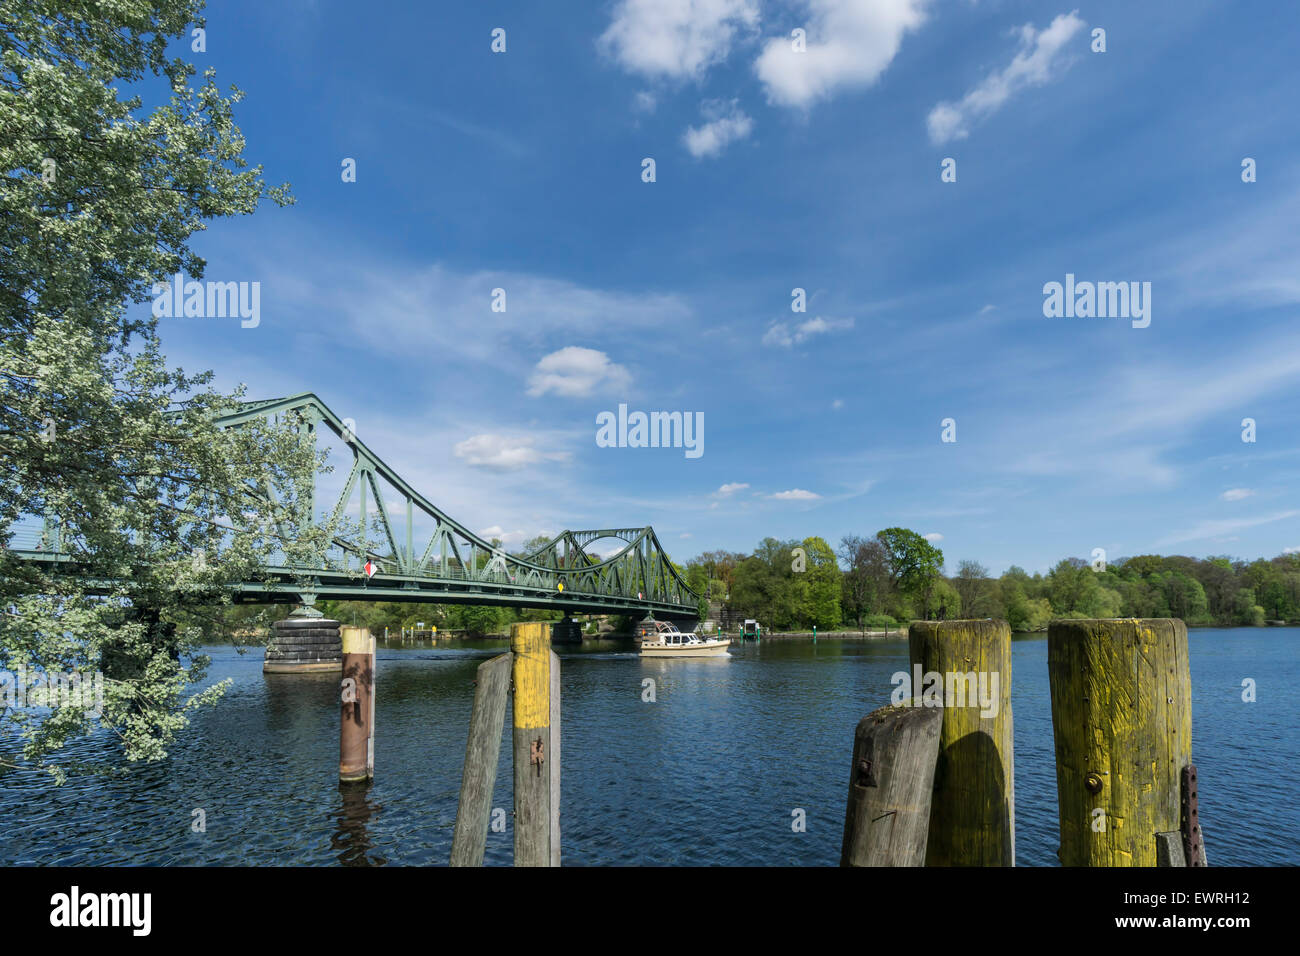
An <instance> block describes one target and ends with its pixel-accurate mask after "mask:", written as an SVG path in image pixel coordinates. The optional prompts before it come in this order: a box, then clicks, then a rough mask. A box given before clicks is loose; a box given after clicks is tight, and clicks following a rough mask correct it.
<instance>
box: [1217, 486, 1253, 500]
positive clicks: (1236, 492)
mask: <svg viewBox="0 0 1300 956" xmlns="http://www.w3.org/2000/svg"><path fill="white" fill-rule="evenodd" d="M1254 493H1255V492H1254V491H1253V490H1251V489H1250V488H1229V489H1228V490H1227V491H1225V492H1224V493H1223V494H1221V495H1220V496H1219V497H1220V498H1222V499H1223V500H1224V501H1240V500H1241V499H1242V498H1249V497H1250V496H1251V495H1253V494H1254Z"/></svg>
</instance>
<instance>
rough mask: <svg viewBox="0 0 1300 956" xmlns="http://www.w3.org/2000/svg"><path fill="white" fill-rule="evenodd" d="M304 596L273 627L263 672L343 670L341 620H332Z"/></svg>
mask: <svg viewBox="0 0 1300 956" xmlns="http://www.w3.org/2000/svg"><path fill="white" fill-rule="evenodd" d="M313 603H314V595H313V596H311V600H308V599H306V596H304V603H303V604H301V605H300V606H299V607H298V608H297V609H296V610H294V612H293V613H292V614H290V615H289V616H288V617H286V618H285V619H284V620H283V621H276V622H275V625H274V626H273V633H272V635H271V640H270V643H268V644H267V645H266V660H265V661H264V662H263V664H262V673H263V674H304V673H316V672H321V671H342V670H343V639H342V638H341V637H340V636H339V622H338V621H332V620H330V619H329V618H327V617H326V616H325V615H324V614H322V613H321V612H320V611H318V610H316V608H314V607H313V606H312V604H313Z"/></svg>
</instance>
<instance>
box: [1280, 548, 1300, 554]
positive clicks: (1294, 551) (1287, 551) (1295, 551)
mask: <svg viewBox="0 0 1300 956" xmlns="http://www.w3.org/2000/svg"><path fill="white" fill-rule="evenodd" d="M1282 553H1283V554H1300V548H1283V549H1282Z"/></svg>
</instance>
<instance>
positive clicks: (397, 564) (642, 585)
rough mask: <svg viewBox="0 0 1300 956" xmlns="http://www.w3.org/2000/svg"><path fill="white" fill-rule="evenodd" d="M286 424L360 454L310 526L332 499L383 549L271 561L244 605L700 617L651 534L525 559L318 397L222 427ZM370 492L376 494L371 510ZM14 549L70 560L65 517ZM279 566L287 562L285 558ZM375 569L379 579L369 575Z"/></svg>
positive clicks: (627, 531) (236, 418)
mask: <svg viewBox="0 0 1300 956" xmlns="http://www.w3.org/2000/svg"><path fill="white" fill-rule="evenodd" d="M286 417H292V419H293V420H296V421H297V422H298V423H299V427H303V428H306V429H308V430H309V431H310V432H311V433H312V434H313V437H316V436H318V435H319V434H320V429H322V428H324V429H328V430H329V431H330V432H332V433H333V434H334V435H335V436H336V437H337V438H338V439H340V440H341V441H342V442H343V443H344V444H345V445H346V446H347V447H348V448H350V449H351V453H352V467H351V471H350V472H349V473H348V475H347V477H346V479H345V481H344V483H343V486H342V488H341V490H339V491H337V492H330V493H328V494H327V493H326V490H325V489H323V488H322V487H321V485H322V481H321V475H319V474H318V475H317V476H316V480H315V489H314V497H313V502H312V506H311V513H312V516H313V520H316V519H317V517H318V515H319V514H320V512H318V511H317V502H319V501H322V500H327V499H329V498H332V499H333V501H334V504H333V507H332V509H329V516H330V517H329V522H330V523H329V524H328V525H327V527H338V526H339V524H340V519H342V518H344V517H345V516H346V515H347V514H348V513H349V512H350V511H351V509H352V508H354V507H355V508H356V509H357V510H356V512H355V513H356V514H357V515H359V517H360V527H361V528H366V527H369V526H377V532H378V534H377V542H378V543H377V544H375V543H369V542H367V543H365V544H364V546H363V544H362V543H359V542H358V541H355V540H347V539H345V538H343V537H339V536H335V537H334V538H333V542H332V545H331V547H330V548H329V550H328V551H327V552H326V554H325V555H324V556H323V558H322V560H321V562H320V566H319V567H316V566H313V567H306V568H305V567H301V566H297V567H290V566H286V565H280V566H276V565H274V564H273V565H272V566H271V567H270V568H269V569H268V571H269V573H268V575H267V577H268V579H269V583H267V582H266V581H250V582H245V583H244V584H242V585H240V586H239V588H238V595H237V598H236V599H237V600H241V601H246V602H293V603H302V604H307V605H311V604H313V603H314V602H315V601H316V600H318V599H320V598H329V599H337V600H351V601H356V600H361V601H422V602H428V603H434V604H488V605H507V606H511V607H532V608H547V609H551V610H558V611H565V612H568V613H582V614H608V613H625V614H633V613H643V612H650V613H654V614H659V615H661V616H664V617H670V618H679V619H680V618H688V617H694V616H696V614H697V611H698V606H699V605H698V602H699V595H697V594H696V593H695V592H694V591H693V590H691V588H690V587H688V586H687V584H686V582H685V581H683V580H682V578H681V576H680V575H679V574H678V573H677V570H676V568H674V567H673V566H672V563H671V562H670V561H669V559H668V556H667V554H665V553H664V549H663V546H662V545H661V544H660V543H659V539H658V538H657V537H656V536H655V533H654V529H653V528H650V527H645V528H603V529H594V530H586V531H564V532H562V533H561V534H559V535H557V536H556V537H555V538H553V539H552V540H550V541H549V542H547V543H546V545H545V546H543V547H541V548H539V549H538V550H536V551H535V552H533V553H531V554H528V555H526V556H523V557H518V556H515V555H511V554H507V553H505V552H504V551H503V550H502V549H501V548H498V547H494V546H493V545H492V544H491V543H490V542H488V541H485V540H484V539H483V538H482V537H480V536H479V535H476V534H474V533H473V532H471V531H469V530H468V529H467V528H466V527H465V526H464V525H462V524H461V523H459V522H457V521H456V520H454V519H453V518H451V517H449V516H448V515H447V514H445V513H444V512H443V511H442V510H441V509H439V508H438V507H436V506H435V505H434V504H433V503H432V502H431V501H429V500H428V499H427V498H425V497H424V496H423V495H421V494H420V493H419V492H417V491H416V490H415V489H414V488H412V487H411V486H410V485H409V484H408V483H407V482H406V481H405V480H404V479H403V478H402V477H401V476H400V475H398V474H397V473H396V472H395V471H394V470H393V469H392V468H390V467H389V466H388V465H387V464H385V463H384V462H383V461H382V460H381V459H380V458H379V457H378V456H377V455H376V454H375V453H374V452H372V451H371V450H370V449H369V448H367V447H366V446H365V444H364V443H362V442H361V441H360V440H358V439H357V437H356V435H355V434H354V432H353V426H352V424H351V421H350V420H349V419H340V418H339V417H338V416H337V415H335V414H334V413H333V412H332V411H331V410H330V409H329V408H327V407H326V406H325V404H324V403H323V402H321V400H320V399H319V398H317V397H316V396H315V395H313V394H311V393H310V392H308V393H304V394H301V395H294V396H291V397H288V398H278V399H271V400H267V401H256V402H247V403H244V404H243V405H242V407H241V408H240V410H239V411H237V412H235V413H234V414H231V415H228V416H226V417H224V418H222V419H219V423H220V424H221V425H222V426H223V427H227V428H239V427H240V426H242V425H246V424H248V423H249V422H251V421H253V420H255V419H257V418H267V419H273V420H274V419H280V420H285V419H286ZM384 487H387V488H388V489H389V491H390V494H392V495H394V498H393V504H394V505H395V506H396V511H395V512H394V511H390V508H389V507H388V505H389V501H387V500H386V499H385V496H384V493H383V491H382V489H383V488H384ZM368 496H373V507H371V505H370V504H369V502H368ZM395 515H396V516H397V517H396V519H395V517H394V516H395ZM368 519H370V520H368ZM417 526H420V529H421V532H422V533H417V530H416V529H417ZM363 537H365V538H369V535H363ZM606 538H610V539H617V540H619V541H621V542H622V547H621V548H620V549H619V550H618V551H617V552H616V553H614V554H611V555H610V556H608V557H605V558H601V557H599V556H598V555H596V554H593V553H591V551H590V550H589V549H590V547H591V545H592V544H593V543H594V542H596V541H598V540H601V539H606ZM23 545H27V546H26V547H24V546H23ZM11 550H13V551H14V552H15V553H16V554H17V555H18V556H19V557H21V558H23V559H25V560H30V561H40V562H62V561H69V560H70V555H69V554H68V553H67V549H66V547H65V546H64V543H63V541H62V537H61V535H60V533H59V529H58V526H57V522H55V521H52V520H50V519H46V520H45V522H44V524H43V526H41V527H38V528H23V529H16V531H15V534H14V538H13V541H11ZM280 560H287V559H285V558H284V557H283V555H281V556H280ZM367 563H369V564H370V565H371V569H372V570H373V574H368V573H367V571H366V570H365V567H366V565H367ZM70 573H74V572H70Z"/></svg>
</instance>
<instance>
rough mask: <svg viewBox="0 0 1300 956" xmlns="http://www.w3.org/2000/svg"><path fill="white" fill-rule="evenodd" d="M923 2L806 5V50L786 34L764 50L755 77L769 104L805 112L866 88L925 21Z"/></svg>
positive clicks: (847, 0)
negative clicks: (844, 90)
mask: <svg viewBox="0 0 1300 956" xmlns="http://www.w3.org/2000/svg"><path fill="white" fill-rule="evenodd" d="M927 5H928V0H808V9H809V13H810V16H809V19H808V23H807V24H806V25H805V29H806V30H807V44H806V49H805V50H804V51H803V52H796V51H795V50H794V47H793V42H792V39H791V37H790V36H789V35H788V34H787V35H785V36H782V37H774V38H773V39H770V40H768V41H767V42H766V44H764V47H763V52H762V53H761V54H759V57H758V59H757V60H756V61H755V62H754V72H755V73H757V74H758V78H759V80H760V81H761V82H762V84H763V87H764V88H765V89H766V91H767V100H768V102H769V103H772V104H775V105H778V106H794V107H801V108H807V107H809V106H811V105H812V104H813V103H815V102H817V101H818V100H821V99H826V98H828V97H830V96H831V95H832V94H834V93H835V91H836V90H837V89H839V88H841V87H862V86H870V85H871V84H873V83H875V82H876V80H877V79H879V77H880V74H881V73H883V72H884V71H885V68H886V67H888V66H889V64H890V62H891V61H892V60H893V59H894V55H895V54H897V53H898V47H899V45H900V44H901V43H902V41H903V34H904V33H906V32H907V31H908V30H914V29H916V28H917V27H919V26H920V25H921V24H922V23H923V22H924V21H925V8H926V6H927Z"/></svg>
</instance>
